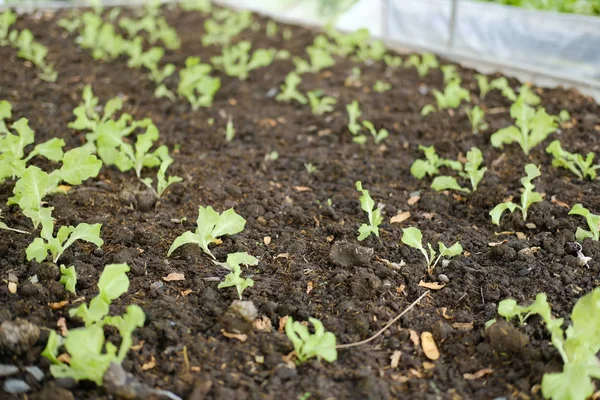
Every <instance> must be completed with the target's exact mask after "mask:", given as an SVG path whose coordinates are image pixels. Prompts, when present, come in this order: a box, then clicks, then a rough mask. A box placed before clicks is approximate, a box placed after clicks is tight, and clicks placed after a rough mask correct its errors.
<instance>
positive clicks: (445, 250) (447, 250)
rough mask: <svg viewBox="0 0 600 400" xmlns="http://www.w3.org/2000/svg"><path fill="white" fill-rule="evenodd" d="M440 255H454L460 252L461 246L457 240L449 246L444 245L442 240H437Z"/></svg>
mask: <svg viewBox="0 0 600 400" xmlns="http://www.w3.org/2000/svg"><path fill="white" fill-rule="evenodd" d="M438 246H439V251H440V257H455V256H457V255H459V254H460V253H462V251H463V248H462V246H461V244H460V243H459V242H456V243H454V244H453V245H452V246H451V247H446V245H445V244H444V243H442V242H438Z"/></svg>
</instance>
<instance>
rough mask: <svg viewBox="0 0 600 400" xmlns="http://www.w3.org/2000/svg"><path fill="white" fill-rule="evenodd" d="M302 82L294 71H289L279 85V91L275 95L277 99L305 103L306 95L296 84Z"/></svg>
mask: <svg viewBox="0 0 600 400" xmlns="http://www.w3.org/2000/svg"><path fill="white" fill-rule="evenodd" d="M301 82H302V78H300V76H299V75H298V74H296V73H295V72H290V73H289V74H287V76H286V77H285V83H284V84H283V85H280V86H279V87H280V89H281V93H279V94H278V95H277V97H275V100H277V101H284V102H288V101H290V100H296V101H297V102H298V103H300V104H306V102H307V100H306V97H304V95H303V94H302V93H300V92H299V91H298V89H297V88H298V85H299V84H300V83H301Z"/></svg>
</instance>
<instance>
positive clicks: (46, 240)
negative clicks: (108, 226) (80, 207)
mask: <svg viewBox="0 0 600 400" xmlns="http://www.w3.org/2000/svg"><path fill="white" fill-rule="evenodd" d="M53 209H54V208H53V207H50V208H43V209H42V211H41V212H40V214H41V215H42V220H41V224H42V230H41V232H40V236H41V237H39V238H35V239H34V241H33V242H31V244H30V245H29V246H27V249H26V250H25V254H26V255H27V261H31V260H36V261H37V262H42V261H44V260H45V259H46V257H47V256H48V253H50V254H52V262H53V263H55V264H56V262H57V261H58V259H59V258H60V256H61V255H62V254H63V253H64V252H65V250H66V249H67V248H69V247H70V246H71V245H72V244H73V243H75V241H77V240H84V241H86V242H90V243H93V244H95V245H96V246H98V247H99V248H100V247H102V245H103V244H104V241H103V240H102V239H101V238H100V228H102V224H93V225H90V224H85V223H81V224H79V225H77V226H61V227H60V229H59V230H58V234H57V235H56V237H55V236H54V218H52V216H51V212H52V210H53Z"/></svg>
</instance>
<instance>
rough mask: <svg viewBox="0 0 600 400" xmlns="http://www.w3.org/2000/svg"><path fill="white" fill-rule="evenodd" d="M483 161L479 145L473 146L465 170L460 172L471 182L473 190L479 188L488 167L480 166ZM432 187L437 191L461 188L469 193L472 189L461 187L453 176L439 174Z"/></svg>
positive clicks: (468, 153) (460, 189)
mask: <svg viewBox="0 0 600 400" xmlns="http://www.w3.org/2000/svg"><path fill="white" fill-rule="evenodd" d="M482 162H483V155H482V154H481V151H480V150H479V149H478V148H477V147H473V148H472V149H471V150H469V151H468V152H467V162H466V163H465V168H464V172H459V175H460V176H461V177H463V178H465V179H469V180H470V182H471V189H472V191H473V192H474V191H476V190H477V185H478V184H479V182H480V181H481V179H483V176H484V175H485V172H486V171H487V168H486V167H483V168H479V167H480V165H481V163H482ZM431 187H432V188H433V189H435V190H437V191H441V190H459V191H463V192H467V193H469V192H470V191H471V190H469V189H467V188H463V187H461V186H460V185H459V184H458V182H457V181H456V178H454V177H452V176H446V175H444V176H437V177H435V179H434V180H433V182H432V183H431Z"/></svg>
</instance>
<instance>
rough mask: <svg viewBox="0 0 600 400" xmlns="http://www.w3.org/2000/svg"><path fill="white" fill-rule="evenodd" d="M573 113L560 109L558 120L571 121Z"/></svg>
mask: <svg viewBox="0 0 600 400" xmlns="http://www.w3.org/2000/svg"><path fill="white" fill-rule="evenodd" d="M570 120H571V114H570V113H569V112H568V111H567V110H560V112H559V113H558V122H569V121H570Z"/></svg>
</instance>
